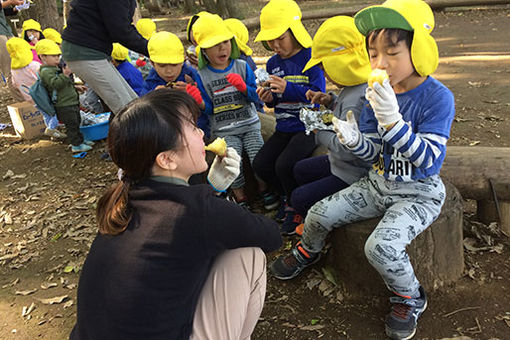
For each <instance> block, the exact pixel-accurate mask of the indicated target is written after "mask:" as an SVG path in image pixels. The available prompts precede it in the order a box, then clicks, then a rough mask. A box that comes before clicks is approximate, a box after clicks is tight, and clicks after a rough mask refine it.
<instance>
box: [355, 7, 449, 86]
mask: <svg viewBox="0 0 510 340" xmlns="http://www.w3.org/2000/svg"><path fill="white" fill-rule="evenodd" d="M354 22H355V24H356V27H357V28H358V30H359V31H360V32H361V34H363V35H364V36H368V35H369V33H370V32H372V31H376V30H380V29H398V30H403V31H408V32H412V36H411V37H410V39H411V43H410V51H411V60H412V62H413V66H414V68H415V70H416V72H418V74H419V75H420V76H422V77H424V76H428V75H429V74H431V73H433V72H434V71H435V70H436V68H437V65H438V62H439V53H438V50H437V44H436V42H435V40H434V38H433V37H432V36H431V35H430V33H431V32H432V30H433V29H434V25H435V21H434V13H432V9H431V8H430V6H429V5H428V4H427V3H426V2H425V1H423V0H387V1H386V2H384V3H383V4H382V5H377V6H369V7H367V8H365V9H363V10H361V11H359V12H358V13H357V14H356V15H355V16H354ZM377 34H380V33H377ZM385 34H391V35H387V37H391V39H394V38H395V37H396V38H397V39H400V37H401V34H402V33H399V32H398V31H395V33H391V32H390V31H388V33H385ZM373 38H374V36H373V35H372V39H373ZM406 39H407V38H406ZM397 41H400V40H397Z"/></svg>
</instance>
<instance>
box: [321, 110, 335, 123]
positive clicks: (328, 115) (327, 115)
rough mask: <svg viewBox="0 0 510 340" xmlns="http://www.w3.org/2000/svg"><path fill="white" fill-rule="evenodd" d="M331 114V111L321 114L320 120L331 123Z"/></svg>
mask: <svg viewBox="0 0 510 340" xmlns="http://www.w3.org/2000/svg"><path fill="white" fill-rule="evenodd" d="M333 117H334V116H333V114H332V113H325V114H323V115H322V117H321V118H322V121H323V122H324V124H331V123H332V122H333Z"/></svg>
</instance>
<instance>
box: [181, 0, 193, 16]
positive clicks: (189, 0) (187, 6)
mask: <svg viewBox="0 0 510 340" xmlns="http://www.w3.org/2000/svg"><path fill="white" fill-rule="evenodd" d="M195 9H196V6H195V0H185V1H184V10H185V11H186V12H190V13H191V12H195Z"/></svg>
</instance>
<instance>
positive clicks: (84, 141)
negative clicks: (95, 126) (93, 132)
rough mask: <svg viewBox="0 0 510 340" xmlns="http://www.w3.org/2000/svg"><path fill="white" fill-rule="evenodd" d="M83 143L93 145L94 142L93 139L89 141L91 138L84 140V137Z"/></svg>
mask: <svg viewBox="0 0 510 340" xmlns="http://www.w3.org/2000/svg"><path fill="white" fill-rule="evenodd" d="M83 144H87V145H88V146H94V145H96V143H94V142H93V141H91V140H86V139H84V140H83Z"/></svg>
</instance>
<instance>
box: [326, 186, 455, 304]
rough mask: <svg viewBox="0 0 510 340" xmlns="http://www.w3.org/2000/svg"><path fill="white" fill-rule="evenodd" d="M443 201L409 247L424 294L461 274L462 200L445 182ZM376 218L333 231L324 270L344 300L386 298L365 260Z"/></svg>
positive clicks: (373, 270) (378, 280)
mask: <svg viewBox="0 0 510 340" xmlns="http://www.w3.org/2000/svg"><path fill="white" fill-rule="evenodd" d="M445 186H446V202H445V204H444V206H443V208H442V211H441V214H440V215H439V217H438V219H437V220H436V221H434V223H432V225H431V226H430V227H428V228H427V229H426V230H425V231H424V232H423V233H421V234H420V235H419V236H418V237H417V238H416V239H415V240H413V242H412V243H411V244H410V245H409V246H408V249H407V251H408V254H409V258H410V260H411V263H412V264H413V268H414V271H415V273H416V276H417V278H418V280H420V283H421V284H422V285H423V287H424V288H425V290H426V291H433V290H436V289H438V288H440V287H442V286H444V285H447V284H449V283H451V282H454V281H456V280H457V279H459V278H460V277H461V276H462V273H463V271H464V252H463V243H462V240H463V234H462V221H463V215H462V213H463V209H462V197H461V195H460V193H459V191H458V190H457V189H456V188H455V187H454V186H453V185H452V184H451V183H449V182H448V181H445ZM379 220H380V219H379V218H377V219H370V220H366V221H362V222H358V223H354V224H351V225H349V226H347V227H345V228H338V229H335V230H334V231H333V232H332V235H331V239H330V243H331V249H330V250H329V252H328V255H327V257H326V267H327V268H328V271H329V272H331V273H332V274H333V276H334V277H335V278H336V281H337V283H338V284H339V285H340V286H342V288H343V289H344V290H345V292H346V296H347V297H351V298H359V297H362V296H366V295H376V296H387V295H388V289H387V288H386V286H385V285H384V282H383V280H382V278H381V277H380V275H379V273H378V272H377V271H376V270H375V269H374V268H373V267H372V266H371V265H370V264H369V262H368V260H367V259H366V257H365V252H364V245H365V242H366V240H367V238H368V236H369V235H370V234H371V233H372V231H373V230H374V228H375V226H376V225H377V223H378V222H379Z"/></svg>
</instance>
